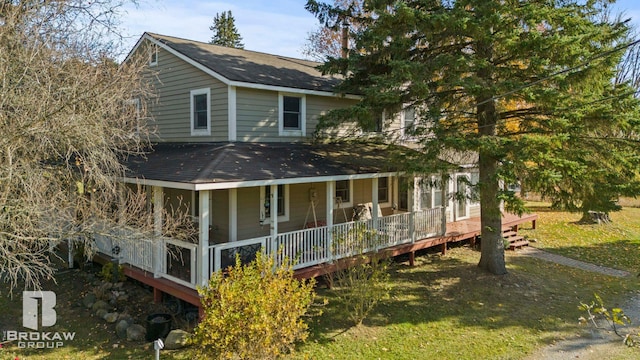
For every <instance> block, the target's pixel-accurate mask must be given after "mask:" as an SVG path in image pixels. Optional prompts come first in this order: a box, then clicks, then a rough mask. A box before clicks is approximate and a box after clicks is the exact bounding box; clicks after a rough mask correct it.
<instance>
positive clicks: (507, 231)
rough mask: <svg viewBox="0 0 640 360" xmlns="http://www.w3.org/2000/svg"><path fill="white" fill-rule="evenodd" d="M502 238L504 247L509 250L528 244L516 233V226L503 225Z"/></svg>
mask: <svg viewBox="0 0 640 360" xmlns="http://www.w3.org/2000/svg"><path fill="white" fill-rule="evenodd" d="M502 238H503V239H504V240H505V248H507V249H509V250H515V249H520V248H522V247H524V246H529V241H528V240H527V239H525V238H524V237H523V236H520V235H518V229H517V227H504V228H503V229H502ZM507 243H508V245H507Z"/></svg>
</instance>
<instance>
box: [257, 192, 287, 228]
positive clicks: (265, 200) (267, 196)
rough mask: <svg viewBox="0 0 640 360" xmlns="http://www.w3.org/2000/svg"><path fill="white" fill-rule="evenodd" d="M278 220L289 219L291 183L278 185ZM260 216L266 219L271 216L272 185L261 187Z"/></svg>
mask: <svg viewBox="0 0 640 360" xmlns="http://www.w3.org/2000/svg"><path fill="white" fill-rule="evenodd" d="M276 201H277V204H278V221H288V220H289V185H278V198H277V200H276ZM260 204H261V209H260V210H261V211H260V217H261V219H263V220H264V221H268V220H269V219H270V218H271V186H261V187H260Z"/></svg>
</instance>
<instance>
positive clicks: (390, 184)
mask: <svg viewBox="0 0 640 360" xmlns="http://www.w3.org/2000/svg"><path fill="white" fill-rule="evenodd" d="M383 178H384V179H387V201H386V202H381V201H380V199H378V205H379V206H380V207H381V208H383V207H384V208H387V207H391V194H392V193H393V191H392V190H393V182H392V181H391V176H383V177H380V178H379V179H383ZM379 187H380V180H378V188H379Z"/></svg>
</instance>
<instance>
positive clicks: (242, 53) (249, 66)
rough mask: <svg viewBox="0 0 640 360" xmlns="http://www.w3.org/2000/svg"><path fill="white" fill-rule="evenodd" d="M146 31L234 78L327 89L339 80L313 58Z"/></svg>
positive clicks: (262, 83) (310, 88)
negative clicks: (298, 57)
mask: <svg viewBox="0 0 640 360" xmlns="http://www.w3.org/2000/svg"><path fill="white" fill-rule="evenodd" d="M146 34H147V35H149V36H151V37H153V38H154V39H156V40H157V41H159V42H161V43H163V44H164V45H166V46H168V47H170V48H171V49H173V50H175V51H177V52H179V53H181V54H182V55H184V56H186V57H188V58H190V59H192V60H193V61H196V62H198V63H199V64H201V65H203V66H205V67H206V68H208V69H210V70H212V71H214V72H216V73H218V74H220V75H222V76H223V77H225V78H227V79H229V80H231V81H239V82H246V83H252V84H261V85H269V86H282V87H289V88H296V89H305V90H315V91H326V92H333V88H334V86H335V85H337V84H338V83H339V82H340V78H339V77H336V76H329V75H322V73H321V72H320V71H319V70H318V69H317V68H316V67H317V66H319V65H321V64H320V63H317V62H313V61H307V60H301V59H295V58H290V57H285V56H278V55H271V54H266V53H261V52H256V51H249V50H242V49H234V48H229V47H224V46H218V45H211V44H208V43H203V42H199V41H193V40H187V39H181V38H176V37H171V36H166V35H159V34H153V33H146Z"/></svg>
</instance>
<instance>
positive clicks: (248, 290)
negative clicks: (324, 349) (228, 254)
mask: <svg viewBox="0 0 640 360" xmlns="http://www.w3.org/2000/svg"><path fill="white" fill-rule="evenodd" d="M313 285H314V281H313V280H311V281H298V280H296V279H295V278H294V277H293V270H292V268H291V266H287V265H282V266H278V267H276V266H274V260H273V258H271V257H268V256H266V255H263V254H262V253H260V252H259V253H258V256H257V257H256V259H255V260H254V261H252V262H251V263H249V264H247V265H242V264H241V262H240V259H239V258H238V257H236V263H235V266H233V267H229V268H228V269H227V271H226V273H224V274H223V273H222V272H220V271H218V272H215V273H213V274H212V276H211V279H210V281H209V286H208V287H207V288H199V289H198V292H199V293H200V295H201V296H202V305H203V308H204V318H203V319H202V321H201V322H200V323H199V324H198V326H197V327H196V329H195V332H194V336H193V338H192V343H193V344H194V345H196V346H197V348H198V349H197V352H198V355H200V356H202V357H204V358H210V357H214V358H219V359H231V358H233V359H237V358H239V359H273V358H276V357H278V356H279V355H281V354H284V353H286V352H289V351H292V350H293V344H294V343H295V342H296V341H304V340H305V339H306V338H307V335H308V334H307V324H306V323H305V322H304V321H303V319H302V316H303V315H304V314H305V313H306V312H307V311H308V309H309V306H310V305H311V302H312V301H313V297H314V291H313Z"/></svg>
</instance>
